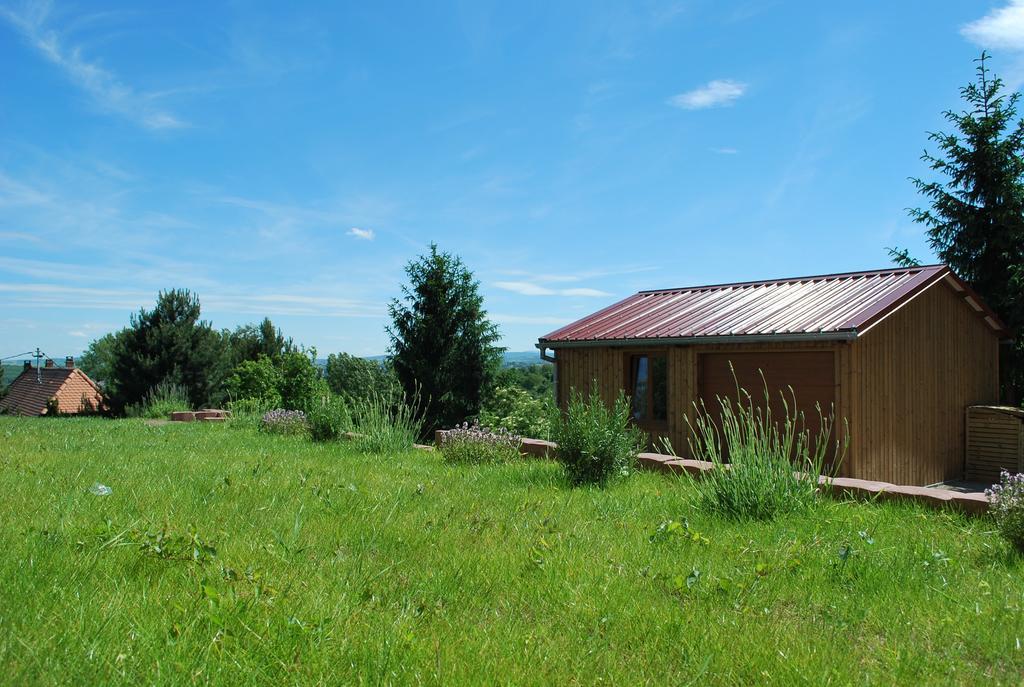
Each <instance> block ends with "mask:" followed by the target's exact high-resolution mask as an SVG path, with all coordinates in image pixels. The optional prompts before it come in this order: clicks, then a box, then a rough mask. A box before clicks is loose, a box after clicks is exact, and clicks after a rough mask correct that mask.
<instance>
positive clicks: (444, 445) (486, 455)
mask: <svg viewBox="0 0 1024 687" xmlns="http://www.w3.org/2000/svg"><path fill="white" fill-rule="evenodd" d="M520 442H521V439H520V438H519V437H518V436H516V435H515V434H510V433H509V432H508V431H506V430H504V429H498V430H497V431H492V430H490V429H487V428H486V427H481V426H480V424H479V423H476V422H474V423H473V424H472V425H470V424H469V423H466V422H463V423H462V425H461V426H459V427H456V428H455V429H449V430H448V431H447V432H445V433H444V438H443V439H442V441H441V445H440V446H439V447H438V448H439V449H440V450H441V457H442V458H444V459H445V460H446V461H448V462H449V463H469V464H477V463H506V462H509V461H512V460H515V459H517V458H519V444H520Z"/></svg>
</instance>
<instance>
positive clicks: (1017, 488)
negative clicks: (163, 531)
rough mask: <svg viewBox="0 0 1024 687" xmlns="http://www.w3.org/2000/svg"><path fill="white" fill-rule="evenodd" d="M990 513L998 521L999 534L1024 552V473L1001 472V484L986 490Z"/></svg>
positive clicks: (1019, 550)
mask: <svg viewBox="0 0 1024 687" xmlns="http://www.w3.org/2000/svg"><path fill="white" fill-rule="evenodd" d="M985 495H986V496H988V499H989V508H988V510H989V513H991V514H992V517H993V518H994V519H995V521H996V527H997V528H999V534H1001V535H1003V538H1004V539H1005V540H1006V541H1008V542H1009V543H1010V545H1011V546H1013V548H1014V549H1016V550H1017V551H1018V552H1020V553H1024V474H1021V473H1017V474H1015V475H1011V474H1010V473H1009V472H1007V471H1006V470H1002V471H1001V472H1000V474H999V484H993V485H992V486H991V487H990V488H989V489H986V490H985Z"/></svg>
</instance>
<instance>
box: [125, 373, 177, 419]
mask: <svg viewBox="0 0 1024 687" xmlns="http://www.w3.org/2000/svg"><path fill="white" fill-rule="evenodd" d="M178 410H192V403H191V402H190V401H189V400H188V391H187V390H186V389H185V387H183V386H180V385H178V384H173V383H171V382H160V383H159V384H157V385H156V386H154V387H153V388H152V389H150V390H149V391H148V392H146V396H145V397H144V398H143V399H142V400H141V401H140V402H139V403H135V404H132V405H129V406H127V407H126V408H125V414H126V415H127V416H128V417H142V418H148V419H156V418H164V419H166V418H168V417H170V415H171V413H173V412H175V411H178Z"/></svg>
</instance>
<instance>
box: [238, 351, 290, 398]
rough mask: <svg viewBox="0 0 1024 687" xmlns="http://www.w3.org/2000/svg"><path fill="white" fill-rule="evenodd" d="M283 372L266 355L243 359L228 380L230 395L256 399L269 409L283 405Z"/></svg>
mask: <svg viewBox="0 0 1024 687" xmlns="http://www.w3.org/2000/svg"><path fill="white" fill-rule="evenodd" d="M280 386H281V372H280V371H279V370H278V369H277V368H276V367H275V366H274V362H273V361H272V360H271V359H270V358H268V357H267V356H265V355H261V356H260V357H259V358H257V359H256V360H243V361H242V362H241V363H239V364H238V365H237V366H236V367H235V369H234V370H233V371H232V372H231V376H230V377H228V381H227V385H226V388H227V392H228V395H229V396H230V397H231V398H233V399H239V400H242V399H245V400H250V399H252V400H255V401H257V402H259V404H260V405H264V406H265V407H266V408H267V409H270V408H279V407H281V393H280V392H279V391H278V387H280Z"/></svg>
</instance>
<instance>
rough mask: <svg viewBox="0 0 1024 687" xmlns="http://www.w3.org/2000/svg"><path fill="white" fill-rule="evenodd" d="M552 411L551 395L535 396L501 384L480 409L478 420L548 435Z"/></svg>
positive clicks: (523, 433) (515, 430)
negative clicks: (541, 397)
mask: <svg viewBox="0 0 1024 687" xmlns="http://www.w3.org/2000/svg"><path fill="white" fill-rule="evenodd" d="M554 415H555V401H554V399H553V398H551V397H546V398H544V399H539V398H534V397H533V396H531V395H530V394H529V393H528V392H527V391H524V390H523V389H520V388H519V387H515V386H501V387H498V388H497V389H495V390H494V394H493V395H492V396H491V398H490V399H488V401H487V403H486V404H485V405H484V408H483V410H481V411H480V424H482V425H484V426H486V427H499V428H502V429H505V430H507V431H509V432H511V433H512V434H518V435H519V436H524V437H530V438H531V439H548V438H550V437H551V418H552V417H553V416H554Z"/></svg>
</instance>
